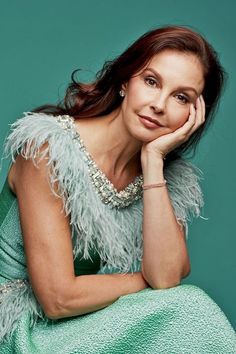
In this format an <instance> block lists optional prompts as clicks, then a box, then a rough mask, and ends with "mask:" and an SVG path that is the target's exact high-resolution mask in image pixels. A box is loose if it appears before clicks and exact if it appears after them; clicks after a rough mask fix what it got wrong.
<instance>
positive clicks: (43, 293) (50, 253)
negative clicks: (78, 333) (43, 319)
mask: <svg viewBox="0 0 236 354" xmlns="http://www.w3.org/2000/svg"><path fill="white" fill-rule="evenodd" d="M46 144H47V143H46ZM41 149H43V147H41ZM36 161H37V159H36ZM46 163H47V159H46V158H44V159H42V160H41V161H40V162H39V161H37V165H38V167H36V166H35V165H34V164H33V162H32V160H31V159H28V160H26V159H25V158H24V157H22V156H21V155H18V156H17V158H16V162H15V165H14V177H13V179H12V184H13V187H14V191H15V193H16V196H17V199H18V205H19V216H20V223H21V229H22V234H23V242H24V249H25V255H26V263H27V269H28V274H29V280H30V283H31V286H32V288H33V291H34V294H35V296H36V297H37V300H38V302H39V303H40V305H41V306H42V308H43V310H44V312H45V314H46V315H47V316H48V317H49V318H52V319H59V318H63V317H71V316H77V315H82V314H85V313H89V312H93V311H96V310H99V309H102V308H104V307H106V306H108V305H110V304H111V303H113V302H114V301H116V300H117V299H118V298H119V297H120V296H122V295H127V294H130V293H135V292H138V291H140V290H142V289H144V288H146V287H148V286H149V285H148V283H147V282H146V281H145V280H144V278H143V276H142V273H141V272H137V273H133V274H132V273H128V274H118V273H117V274H91V275H81V276H75V273H74V264H73V249H72V241H71V229H70V220H69V216H66V215H65V213H64V212H63V201H62V199H61V198H60V197H56V196H55V195H54V194H53V193H52V191H51V189H50V185H49V180H48V166H47V165H46Z"/></svg>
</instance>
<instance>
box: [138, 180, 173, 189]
mask: <svg viewBox="0 0 236 354" xmlns="http://www.w3.org/2000/svg"><path fill="white" fill-rule="evenodd" d="M166 183H167V181H166V180H165V179H164V182H160V183H155V184H146V185H144V184H143V186H142V187H143V190H146V189H151V188H156V187H163V186H165V185H166Z"/></svg>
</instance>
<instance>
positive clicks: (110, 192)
mask: <svg viewBox="0 0 236 354" xmlns="http://www.w3.org/2000/svg"><path fill="white" fill-rule="evenodd" d="M57 121H58V122H59V123H60V124H61V125H62V127H63V129H66V130H70V132H71V133H72V138H73V139H74V140H75V141H76V142H77V143H78V144H79V147H80V150H82V151H83V157H84V160H85V162H86V164H87V165H88V172H89V176H90V178H91V181H92V184H93V186H94V188H95V191H96V192H97V194H98V195H99V197H100V199H101V200H102V201H103V202H104V203H105V204H107V205H110V206H111V207H115V208H118V209H119V208H124V207H127V206H128V205H130V204H131V203H133V202H134V201H135V200H138V199H140V198H141V197H142V195H143V190H142V184H143V176H142V175H140V176H137V177H136V178H135V180H134V181H133V182H132V183H130V184H129V185H128V186H127V187H126V188H125V189H124V190H122V191H120V192H118V191H117V189H116V188H115V187H114V185H113V184H112V183H111V182H110V181H109V179H108V178H107V177H106V175H105V174H104V173H103V172H102V171H101V170H100V169H99V168H98V167H97V165H96V163H95V161H94V160H93V159H92V157H91V155H90V154H89V152H88V151H87V150H86V148H85V145H84V142H83V140H82V139H81V137H80V135H79V133H78V132H77V130H76V129H75V125H74V118H73V117H71V116H69V115H62V116H57Z"/></svg>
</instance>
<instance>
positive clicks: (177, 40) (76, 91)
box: [32, 26, 226, 164]
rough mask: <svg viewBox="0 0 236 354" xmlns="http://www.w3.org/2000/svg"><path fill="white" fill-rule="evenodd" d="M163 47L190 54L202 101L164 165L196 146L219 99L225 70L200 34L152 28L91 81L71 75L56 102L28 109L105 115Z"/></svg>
mask: <svg viewBox="0 0 236 354" xmlns="http://www.w3.org/2000/svg"><path fill="white" fill-rule="evenodd" d="M165 49H172V50H175V51H179V52H183V53H189V54H194V55H196V56H197V58H198V59H199V60H200V62H201V64H202V66H203V70H204V80H205V85H204V89H203V92H202V95H203V97H204V100H205V104H206V115H205V122H204V123H203V124H202V125H201V126H200V127H199V128H198V129H197V130H196V131H195V132H194V133H193V134H192V135H191V136H190V138H189V139H188V140H187V141H186V142H184V143H183V144H182V145H180V146H178V147H177V148H176V149H174V150H172V151H171V152H169V154H168V155H167V156H166V160H165V164H167V163H168V162H170V161H172V160H175V159H176V158H179V157H181V156H182V155H183V154H184V153H185V152H189V151H190V150H192V149H193V153H194V154H195V150H196V146H197V144H198V142H199V140H200V138H201V136H202V134H203V132H206V130H207V128H208V127H209V125H210V123H211V122H212V120H213V117H214V115H215V113H216V110H217V108H218V103H219V98H220V95H221V93H222V90H223V86H224V83H225V79H226V72H225V70H224V69H223V67H222V66H221V64H220V61H219V59H218V54H217V53H216V51H215V50H214V49H213V47H212V46H211V45H210V44H209V43H208V42H207V41H206V39H204V38H203V36H202V35H200V34H199V33H197V32H195V31H193V30H192V29H190V28H187V27H184V26H166V27H161V28H155V29H152V30H150V31H148V32H146V33H145V34H143V35H142V36H141V37H140V38H138V39H137V40H136V41H135V42H134V43H132V44H131V45H130V46H129V47H128V48H127V49H126V50H125V51H124V52H123V53H122V54H121V55H119V56H117V57H116V58H114V59H113V60H107V61H105V63H104V65H103V67H102V69H101V70H100V71H98V72H97V73H96V76H95V80H94V81H93V82H91V83H83V82H79V81H77V80H76V78H75V75H76V73H77V72H78V71H79V70H81V69H76V70H74V71H73V72H72V74H71V82H70V83H69V85H68V87H67V89H66V94H65V97H64V98H63V99H62V100H61V101H59V102H58V103H57V104H54V105H53V104H45V105H42V106H40V107H37V108H35V109H34V110H32V111H33V112H44V113H48V114H52V115H61V114H68V115H70V116H73V117H74V118H75V119H79V118H83V117H97V116H100V115H106V114H109V113H110V112H112V111H113V110H114V109H116V108H117V107H119V106H120V105H121V103H122V99H123V98H122V97H121V96H120V95H119V90H120V89H121V85H122V84H123V83H125V82H127V81H128V80H129V79H130V78H131V77H132V76H133V75H135V74H136V73H137V72H139V71H140V70H142V69H143V68H144V67H145V66H146V64H147V63H148V62H149V61H150V60H151V59H152V57H153V56H154V55H156V54H158V53H160V52H161V51H163V50H165Z"/></svg>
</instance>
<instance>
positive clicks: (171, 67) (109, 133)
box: [76, 50, 205, 190]
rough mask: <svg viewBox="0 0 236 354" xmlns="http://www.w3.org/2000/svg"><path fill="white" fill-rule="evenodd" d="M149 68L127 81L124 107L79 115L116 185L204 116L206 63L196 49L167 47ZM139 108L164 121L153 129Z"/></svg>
mask: <svg viewBox="0 0 236 354" xmlns="http://www.w3.org/2000/svg"><path fill="white" fill-rule="evenodd" d="M145 68H151V69H153V70H155V72H156V73H158V76H156V75H155V74H154V72H153V71H150V70H147V71H146V70H145V71H144V69H145ZM145 68H144V69H142V70H141V71H140V72H138V73H136V74H135V75H134V76H133V77H132V78H131V79H130V80H129V81H128V82H127V83H124V84H123V85H122V89H123V90H124V92H125V97H124V99H123V101H122V104H121V106H120V107H118V108H117V109H116V110H114V111H113V112H111V113H110V114H108V115H106V116H101V117H99V118H98V117H96V118H87V119H86V118H85V119H81V120H76V125H77V126H78V131H79V132H80V135H81V136H82V138H83V140H84V143H85V146H86V147H87V150H88V151H90V154H91V155H92V157H93V158H94V160H95V161H96V163H97V165H98V167H99V168H100V169H101V170H102V171H103V172H104V173H105V174H106V176H107V177H108V178H109V179H110V180H111V181H112V182H113V184H114V185H115V186H116V187H117V190H122V189H123V188H124V187H125V186H126V185H127V184H128V183H129V182H131V181H132V180H133V179H134V177H135V176H136V175H137V174H139V173H140V172H141V170H143V168H144V165H143V164H144V162H145V159H146V156H147V155H148V154H150V153H151V154H153V155H154V158H163V157H164V156H165V155H166V154H167V153H168V152H169V151H171V150H173V149H174V148H175V147H176V146H178V145H180V144H182V143H183V142H184V141H186V140H187V139H189V137H190V135H191V134H192V133H193V132H194V131H195V130H196V129H197V128H198V127H199V126H200V125H201V124H203V123H204V120H205V104H204V100H203V97H202V96H201V93H202V90H203V88H204V77H203V68H202V65H201V63H200V61H199V59H198V58H197V57H196V56H195V55H193V54H186V53H181V52H178V51H173V50H164V51H162V52H161V53H158V54H157V55H155V56H154V57H153V58H152V59H151V60H150V61H149V63H148V64H147V65H146V66H145ZM181 86H188V87H192V88H193V90H184V89H180V88H179V87H181ZM198 97H199V99H198ZM194 107H195V108H194ZM137 114H142V115H147V116H149V117H153V118H156V119H158V120H159V122H160V123H161V124H163V125H164V127H157V128H156V129H148V128H147V127H145V126H144V125H143V124H142V123H141V122H140V120H139V117H138V115H137ZM91 129H92V131H93V135H91V133H90V132H91ZM101 142H102V143H101ZM140 157H141V159H140ZM140 162H142V165H141V164H140Z"/></svg>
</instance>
